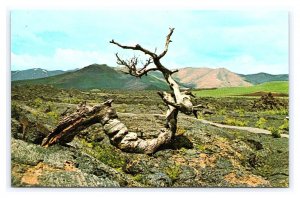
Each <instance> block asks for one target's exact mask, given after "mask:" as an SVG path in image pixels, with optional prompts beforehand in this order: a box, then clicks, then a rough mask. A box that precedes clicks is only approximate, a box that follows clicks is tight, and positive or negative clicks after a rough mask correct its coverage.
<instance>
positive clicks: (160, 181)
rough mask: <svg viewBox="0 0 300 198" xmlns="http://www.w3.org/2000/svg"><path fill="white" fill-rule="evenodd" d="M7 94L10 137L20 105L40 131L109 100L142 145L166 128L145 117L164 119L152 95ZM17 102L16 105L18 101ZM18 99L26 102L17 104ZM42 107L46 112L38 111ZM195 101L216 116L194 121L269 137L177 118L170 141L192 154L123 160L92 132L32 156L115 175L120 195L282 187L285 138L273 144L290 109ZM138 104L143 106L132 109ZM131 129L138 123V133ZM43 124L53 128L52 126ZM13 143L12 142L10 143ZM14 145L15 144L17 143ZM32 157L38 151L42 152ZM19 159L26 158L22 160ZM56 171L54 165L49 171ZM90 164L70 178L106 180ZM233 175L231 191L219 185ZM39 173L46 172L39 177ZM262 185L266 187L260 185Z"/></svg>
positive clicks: (169, 152) (167, 152)
mask: <svg viewBox="0 0 300 198" xmlns="http://www.w3.org/2000/svg"><path fill="white" fill-rule="evenodd" d="M12 89H13V92H12V93H13V94H12V95H14V96H15V99H13V101H12V117H13V119H14V121H13V122H12V123H13V124H12V131H15V132H14V133H18V130H17V129H18V128H19V127H20V124H19V121H18V116H19V115H21V114H22V111H21V110H20V108H18V107H20V106H21V107H23V106H24V105H26V109H28V110H30V112H31V113H26V114H27V115H31V116H32V117H35V118H37V120H39V121H43V122H41V123H39V125H41V124H42V123H44V121H50V120H52V119H53V120H54V119H55V120H56V122H57V121H58V119H59V118H61V113H63V112H64V111H65V110H66V109H67V108H70V110H71V111H73V110H76V103H75V101H76V100H77V101H83V100H87V101H88V102H92V103H99V101H104V100H106V99H107V98H114V99H115V106H116V109H117V111H119V110H121V111H124V112H126V113H130V115H127V114H122V113H120V114H119V116H120V119H121V120H122V121H124V123H126V125H127V126H128V129H129V131H140V132H139V133H138V135H141V134H142V132H143V138H145V139H147V138H152V137H156V136H157V131H159V130H158V129H159V128H161V127H162V126H164V124H165V122H164V117H163V115H162V116H156V115H155V116H154V115H153V116H152V115H151V114H157V111H160V113H161V114H163V113H164V111H165V109H166V107H165V106H164V105H163V103H162V102H161V101H160V99H159V98H157V96H156V92H154V91H153V92H152V91H145V92H143V91H141V92H136V91H134V92H130V91H116V90H94V91H93V93H90V92H84V91H76V90H60V89H56V88H53V87H39V86H32V87H31V86H28V87H26V88H22V87H21V86H20V87H12ZM17 95H18V97H16V96H17ZM21 95H22V96H24V97H19V96H21ZM70 95H72V97H70ZM145 96H147V97H145ZM37 98H39V99H37ZM68 98H74V100H73V101H71V102H72V103H69V101H68V100H67V99H68ZM95 98H96V99H95ZM35 99H37V101H35ZM40 100H42V102H43V104H44V105H46V107H43V105H39V104H40V102H41V101H40ZM196 100H198V98H196ZM201 100H203V101H199V103H202V104H207V103H209V104H210V105H209V109H214V111H215V112H216V113H215V114H212V115H202V114H201V117H200V118H202V119H206V120H211V121H213V122H224V121H226V120H227V122H228V123H231V124H233V125H235V126H237V125H242V126H251V127H257V126H260V127H262V128H265V129H267V130H269V131H271V132H272V136H273V137H272V136H271V135H265V134H254V133H247V132H244V131H240V130H234V129H223V128H218V127H214V126H210V125H209V124H201V122H200V121H197V120H195V119H182V118H181V119H179V122H178V130H177V134H176V135H179V136H183V137H186V140H188V141H190V142H191V144H192V146H191V147H183V146H182V147H181V146H180V147H178V148H167V149H162V150H160V151H158V152H157V153H155V154H153V155H144V154H133V153H124V152H122V151H121V150H119V149H117V148H115V147H114V146H112V145H111V144H110V142H109V141H108V139H107V137H106V136H105V135H104V134H103V131H102V127H101V126H94V127H90V128H88V129H86V130H85V131H83V132H82V134H81V135H80V136H79V137H78V138H76V139H75V140H74V142H72V143H71V146H70V147H68V146H67V147H65V146H63V147H62V148H63V149H61V148H60V147H56V146H55V147H52V148H51V149H50V150H48V151H47V152H45V153H42V154H41V153H39V154H38V155H36V156H40V155H44V154H47V153H50V152H51V151H52V150H54V151H55V152H59V153H58V154H60V155H59V156H60V158H62V159H61V160H62V161H66V160H71V161H73V160H82V159H86V157H84V156H90V157H91V158H94V159H97V161H99V162H101V163H103V164H105V165H106V166H107V167H110V168H112V169H113V171H112V172H114V173H115V174H117V175H118V176H116V177H114V178H115V179H116V178H118V179H116V180H117V181H118V182H119V183H120V184H122V186H124V187H128V186H130V185H131V184H128V182H129V181H130V178H131V180H132V181H134V182H136V183H137V184H138V185H140V186H144V187H154V186H160V185H165V186H172V187H175V186H178V187H184V186H195V187H196V186H197V187H199V186H201V187H206V186H207V187H216V186H220V185H222V186H223V187H227V186H228V187H229V186H230V187H238V186H245V187H248V185H246V184H243V183H239V182H244V180H242V178H257V177H261V178H264V180H263V184H257V186H260V187H262V186H272V187H286V186H288V174H289V172H288V159H289V158H288V139H287V138H284V137H282V138H274V137H280V136H281V134H287V133H288V129H289V127H288V120H287V119H284V118H285V117H286V116H287V115H288V111H287V110H285V109H288V106H285V108H282V109H278V110H275V109H274V110H255V111H254V110H252V109H251V105H252V101H253V100H254V99H253V98H243V97H242V98H241V97H234V98H201ZM283 100H284V99H283ZM73 102H74V103H73ZM136 103H140V104H143V105H139V106H137V105H136ZM286 104H288V103H286ZM48 106H49V108H48ZM136 107H138V108H136ZM145 107H147V108H145ZM161 108H162V109H161ZM48 111H49V112H48ZM144 113H145V114H144ZM33 114H34V115H35V116H34V115H33ZM199 115H200V113H199ZM133 121H134V123H138V126H137V125H136V124H134V123H133ZM46 123H47V124H49V125H51V126H55V124H53V123H54V122H53V123H52V122H46ZM256 124H257V126H256ZM276 129H277V130H276ZM32 131H33V130H32ZM146 131H147V132H146ZM103 135H104V136H103ZM13 137H15V136H14V135H13ZM16 137H19V138H20V137H22V136H16ZM179 140H180V139H179ZM180 141H182V140H180ZM177 144H178V142H177ZM74 148H75V149H74ZM29 150H30V149H29ZM37 150H40V147H38V149H37ZM74 150H75V151H76V152H79V153H81V154H80V155H79V156H80V157H78V156H77V157H78V158H77V159H73V157H69V158H68V159H64V157H65V154H61V153H69V152H71V151H72V152H73V151H74ZM20 152H21V151H20ZM30 152H31V150H30ZM86 154H87V155H86ZM27 155H28V152H27ZM51 155H53V153H52V154H51ZM22 156H23V157H26V156H25V155H22ZM133 158H134V159H135V160H134V161H136V163H133V164H132V166H131V167H130V168H131V169H130V170H128V171H127V172H125V171H124V169H123V167H124V166H125V165H127V164H128V159H130V160H131V159H133ZM15 159H16V158H14V160H15ZM132 161H133V160H132ZM18 163H20V162H18ZM53 163H54V162H53ZM56 163H58V162H55V163H54V164H56ZM94 163H96V162H95V161H93V163H91V162H90V161H85V160H83V161H81V162H79V165H78V164H77V162H76V163H75V164H74V170H76V169H80V170H81V171H83V170H89V171H90V169H92V168H94V170H91V171H90V172H89V173H88V174H95V175H97V176H96V177H108V176H105V174H102V173H103V172H102V169H101V167H102V166H95V167H94ZM12 166H13V168H14V169H13V171H15V170H19V169H18V167H20V165H19V164H17V165H16V161H13V164H12ZM224 166H226V168H224ZM28 167H32V166H29V165H26V166H23V165H22V168H23V169H24V170H25V171H26V170H27V169H28ZM54 167H55V165H54ZM82 168H84V169H82ZM23 169H22V170H23ZM237 170H238V175H240V176H239V177H236V178H234V181H235V182H236V183H232V184H230V183H224V175H228V174H229V172H236V171H237ZM42 171H45V169H43V170H42ZM60 171H63V170H60ZM23 172H24V171H23ZM70 173H73V172H70ZM74 173H75V172H74ZM76 173H77V172H76ZM106 173H107V172H106ZM15 174H19V175H21V174H22V173H21V172H18V173H15V172H13V175H14V178H15V177H16V176H15ZM42 174H43V172H42ZM47 174H48V173H47ZM278 175H280V177H279V176H278ZM43 177H44V175H43ZM48 177H49V176H48ZM56 177H58V176H56ZM16 178H17V177H16ZM120 178H126V182H124V180H123V181H122V180H119V179H120ZM20 181H21V180H20ZM49 181H50V180H49ZM228 181H230V180H228ZM266 181H267V183H268V184H266V183H265V182H266ZM170 182H171V183H170ZM13 184H14V185H21V186H22V185H23V186H24V184H19V183H18V182H17V180H16V179H15V180H14V183H13Z"/></svg>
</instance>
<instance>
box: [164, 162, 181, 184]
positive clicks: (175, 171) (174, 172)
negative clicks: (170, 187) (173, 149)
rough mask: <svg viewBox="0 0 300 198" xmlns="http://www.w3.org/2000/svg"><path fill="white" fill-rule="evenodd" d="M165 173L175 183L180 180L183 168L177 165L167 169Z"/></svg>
mask: <svg viewBox="0 0 300 198" xmlns="http://www.w3.org/2000/svg"><path fill="white" fill-rule="evenodd" d="M165 173H166V174H167V175H168V176H169V177H170V179H171V180H172V181H175V180H176V179H178V177H179V175H180V173H181V168H180V166H179V165H177V164H175V165H173V166H169V167H167V168H166V169H165Z"/></svg>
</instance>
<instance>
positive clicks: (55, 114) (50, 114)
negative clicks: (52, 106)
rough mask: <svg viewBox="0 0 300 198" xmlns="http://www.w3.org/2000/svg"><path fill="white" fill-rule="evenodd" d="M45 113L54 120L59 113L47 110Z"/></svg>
mask: <svg viewBox="0 0 300 198" xmlns="http://www.w3.org/2000/svg"><path fill="white" fill-rule="evenodd" d="M47 115H48V116H49V117H51V118H53V119H55V120H57V119H58V118H59V115H58V114H57V113H55V112H53V111H50V112H48V113H47Z"/></svg>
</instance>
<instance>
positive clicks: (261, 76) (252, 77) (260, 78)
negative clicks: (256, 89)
mask: <svg viewBox="0 0 300 198" xmlns="http://www.w3.org/2000/svg"><path fill="white" fill-rule="evenodd" d="M238 75H239V76H241V77H242V78H243V79H244V80H245V81H247V82H249V83H251V84H254V85H257V84H261V83H265V82H272V81H288V80H289V75H288V74H279V75H272V74H267V73H263V72H261V73H257V74H248V75H244V74H238Z"/></svg>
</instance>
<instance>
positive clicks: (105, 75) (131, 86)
mask: <svg viewBox="0 0 300 198" xmlns="http://www.w3.org/2000/svg"><path fill="white" fill-rule="evenodd" d="M13 84H50V85H53V86H55V87H60V88H76V89H127V90H143V89H152V90H157V89H168V85H167V84H166V82H164V81H162V80H160V79H158V78H156V77H154V76H151V75H148V76H143V77H142V78H136V77H133V76H130V75H127V74H124V73H123V72H120V71H116V70H115V69H113V68H112V67H109V66H107V65H105V64H103V65H99V64H93V65H89V66H86V67H84V68H82V69H79V70H76V71H72V72H67V73H63V74H60V75H56V76H51V77H47V78H39V79H34V80H22V81H14V82H13Z"/></svg>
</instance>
